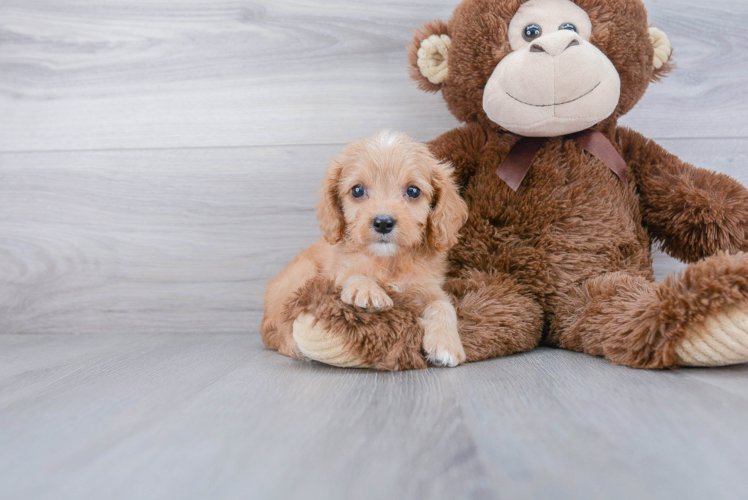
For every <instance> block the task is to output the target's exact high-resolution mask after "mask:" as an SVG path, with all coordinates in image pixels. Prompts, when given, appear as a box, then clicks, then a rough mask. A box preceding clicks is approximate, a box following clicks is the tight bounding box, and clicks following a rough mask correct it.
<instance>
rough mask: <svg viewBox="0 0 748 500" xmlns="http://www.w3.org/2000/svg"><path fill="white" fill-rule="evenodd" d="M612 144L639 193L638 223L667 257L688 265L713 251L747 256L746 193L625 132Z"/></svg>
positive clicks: (733, 182) (733, 183)
mask: <svg viewBox="0 0 748 500" xmlns="http://www.w3.org/2000/svg"><path fill="white" fill-rule="evenodd" d="M616 140H617V142H618V144H619V145H620V146H621V149H622V153H623V157H624V159H625V160H626V163H627V164H628V169H629V175H630V176H633V179H632V180H633V181H634V182H636V186H637V188H638V191H639V197H640V206H641V211H642V216H643V218H644V224H645V225H646V226H647V230H648V231H649V234H650V236H651V237H652V239H653V240H655V241H657V242H659V243H660V244H661V245H662V249H663V250H664V251H666V252H667V253H668V254H670V255H672V256H673V257H675V258H677V259H680V260H682V261H685V262H694V261H697V260H699V259H702V258H704V257H706V256H709V255H713V254H715V253H716V252H718V251H720V250H721V251H726V252H729V253H735V252H737V251H748V190H746V188H745V187H743V185H742V184H740V183H739V182H738V181H736V180H735V179H732V178H731V177H728V176H726V175H723V174H718V173H715V172H711V171H709V170H705V169H702V168H698V167H695V166H693V165H691V164H689V163H686V162H683V161H681V160H680V159H679V158H678V157H676V156H674V155H672V154H670V153H668V152H667V151H666V150H665V149H664V148H662V147H661V146H659V145H658V144H656V143H655V142H653V141H651V140H649V139H647V138H645V137H643V136H642V135H640V134H639V133H637V132H634V131H632V130H630V129H627V128H619V129H618V130H617V133H616Z"/></svg>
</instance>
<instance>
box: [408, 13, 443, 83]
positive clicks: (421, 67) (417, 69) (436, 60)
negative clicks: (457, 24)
mask: <svg viewBox="0 0 748 500" xmlns="http://www.w3.org/2000/svg"><path fill="white" fill-rule="evenodd" d="M451 45H452V39H451V38H450V37H449V26H448V25H447V23H445V22H443V21H433V22H430V23H426V24H424V25H423V26H422V27H421V28H420V29H418V30H416V32H415V35H414V36H413V41H412V42H411V43H410V47H409V48H408V62H409V63H410V78H411V79H412V80H415V81H416V82H418V88H420V89H421V90H425V91H426V92H437V91H438V90H439V89H441V88H442V87H443V86H444V82H446V81H447V76H448V75H449V48H450V47H451Z"/></svg>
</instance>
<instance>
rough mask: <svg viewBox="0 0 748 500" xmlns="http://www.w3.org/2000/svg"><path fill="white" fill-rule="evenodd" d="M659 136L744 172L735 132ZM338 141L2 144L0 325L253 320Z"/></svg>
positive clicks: (237, 324) (139, 326) (310, 219)
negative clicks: (40, 149) (205, 145)
mask: <svg viewBox="0 0 748 500" xmlns="http://www.w3.org/2000/svg"><path fill="white" fill-rule="evenodd" d="M663 145H664V146H665V147H668V148H670V149H671V150H672V151H673V152H674V153H677V154H680V155H681V156H682V157H683V158H684V159H686V160H690V161H693V162H695V163H697V164H700V165H702V166H705V167H708V168H712V169H715V170H720V171H723V172H726V173H730V174H733V175H735V176H736V177H737V178H738V179H739V180H741V181H742V182H743V183H746V182H748V174H746V173H745V171H744V169H743V168H742V165H745V164H746V163H747V161H746V160H748V146H746V143H745V141H743V140H699V141H691V140H688V141H685V140H684V141H663ZM341 149H342V146H336V145H330V146H296V147H272V148H244V149H242V148H236V149H186V150H144V151H139V150H134V151H117V152H111V151H100V152H68V153H61V152H60V153H18V154H8V153H6V154H0V234H1V235H2V237H0V257H1V258H0V280H2V282H3V283H4V286H3V287H0V332H1V333H85V332H101V331H108V332H113V333H116V332H119V333H127V332H204V331H210V332H248V331H256V330H257V327H258V325H259V320H260V318H261V314H262V303H261V297H262V293H263V290H264V286H265V283H266V281H267V280H268V279H269V278H270V277H271V276H273V275H275V274H277V273H278V272H280V270H281V269H282V268H283V267H284V266H285V265H286V264H287V263H288V262H289V261H290V260H291V259H292V258H293V256H294V255H296V254H297V253H298V252H299V251H300V250H301V249H302V248H304V247H305V246H307V245H309V244H310V243H311V242H313V241H314V240H315V239H316V238H317V237H318V236H319V231H318V228H317V222H316V220H315V217H314V213H313V207H314V204H315V202H316V191H317V189H318V186H319V185H320V183H321V180H322V176H323V172H324V170H325V168H326V165H327V163H328V161H329V159H330V157H331V156H333V155H335V154H336V153H337V152H339V151H340V150H341ZM656 263H657V264H656V271H657V275H658V276H659V277H663V276H664V275H666V274H668V273H670V272H673V271H675V270H677V269H680V268H682V265H681V264H680V263H678V262H676V261H674V260H673V259H670V258H668V257H666V256H663V255H661V254H660V255H658V256H657V257H656Z"/></svg>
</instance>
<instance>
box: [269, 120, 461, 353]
mask: <svg viewBox="0 0 748 500" xmlns="http://www.w3.org/2000/svg"><path fill="white" fill-rule="evenodd" d="M316 212H317V218H318V219H319V222H320V228H321V229H322V233H323V235H324V238H322V239H320V240H319V241H317V242H316V243H315V244H313V245H312V246H311V247H309V248H307V249H306V250H304V251H303V252H302V253H301V255H299V256H298V257H296V259H295V260H294V261H293V262H292V263H291V264H290V265H289V266H288V267H287V268H286V269H285V270H284V271H283V272H282V273H281V274H280V276H278V277H277V278H275V279H273V280H272V281H270V283H269V284H268V288H267V292H266V295H265V317H264V318H263V320H262V327H261V329H260V331H261V333H262V337H263V340H264V342H265V346H266V347H268V348H270V349H277V350H278V351H280V352H281V353H282V354H286V355H288V356H293V357H301V353H300V352H299V349H298V347H297V345H296V342H295V341H294V338H293V320H294V318H288V317H286V316H284V310H285V306H286V304H287V303H288V301H289V299H290V298H291V297H292V296H293V294H294V292H296V291H297V290H298V289H299V288H300V287H301V286H302V285H303V284H304V283H305V282H306V281H307V280H309V279H310V278H312V277H314V276H316V275H318V274H319V273H322V274H324V275H326V276H329V277H330V278H331V279H334V280H335V283H336V285H337V286H339V287H341V290H342V292H341V294H340V299H341V300H342V301H343V302H345V303H346V304H349V305H352V306H355V307H359V308H363V309H372V310H385V309H388V308H390V307H392V305H393V304H392V299H391V298H390V297H389V295H388V294H387V290H391V291H394V292H404V291H405V290H409V291H413V292H415V293H416V294H417V296H418V297H420V298H421V300H422V301H423V305H424V312H423V316H422V319H421V323H422V325H423V328H424V339H423V349H424V351H425V352H426V355H427V359H428V360H429V362H431V363H433V364H436V365H442V366H457V365H459V364H461V363H463V362H464V361H465V351H464V349H463V348H462V344H461V342H460V337H459V335H458V333H457V315H456V313H455V309H454V307H453V306H452V304H451V303H450V302H449V300H448V298H447V295H446V293H445V292H444V291H443V290H442V286H441V285H442V283H443V281H444V273H445V271H446V265H447V260H446V252H447V250H448V249H449V248H450V247H452V246H453V245H454V244H455V243H456V241H457V232H458V230H459V229H460V227H462V225H463V224H464V223H465V220H466V219H467V207H466V205H465V202H464V201H462V198H460V195H459V193H458V192H457V188H456V187H455V184H454V181H453V180H452V168H451V166H449V165H447V164H444V163H440V162H439V161H437V160H436V159H435V158H434V157H433V156H432V155H431V153H430V152H429V150H428V149H427V147H426V146H425V145H423V144H419V143H416V142H414V141H413V140H412V139H411V138H409V137H408V136H406V135H403V134H398V133H394V132H391V131H386V130H385V131H382V132H380V133H379V134H377V135H376V136H374V137H372V138H369V139H363V140H360V141H357V142H354V143H353V144H351V145H350V146H348V147H347V148H346V149H345V151H343V153H342V154H341V156H340V157H339V158H338V159H336V160H334V161H333V162H332V164H331V165H330V166H329V167H328V169H327V174H326V176H325V180H324V183H323V186H322V191H321V194H320V201H319V204H318V205H317V209H316Z"/></svg>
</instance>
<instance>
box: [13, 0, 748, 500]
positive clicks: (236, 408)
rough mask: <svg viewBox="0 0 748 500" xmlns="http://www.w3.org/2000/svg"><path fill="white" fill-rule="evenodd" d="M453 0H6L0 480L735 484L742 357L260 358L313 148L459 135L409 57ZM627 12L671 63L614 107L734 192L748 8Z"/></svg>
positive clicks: (674, 493) (744, 440)
mask: <svg viewBox="0 0 748 500" xmlns="http://www.w3.org/2000/svg"><path fill="white" fill-rule="evenodd" d="M456 3H457V0H435V1H434V0H431V1H426V0H412V1H407V2H406V1H404V0H385V1H382V2H369V1H364V0H338V1H335V2H332V1H325V2H321V1H315V0H279V1H276V0H273V1H270V0H262V1H246V0H238V1H225V0H217V1H212V2H209V1H207V0H123V1H118V2H104V1H103V0H75V1H69V2H52V1H50V0H3V1H2V2H0V117H2V119H1V120H0V498H2V499H6V498H7V499H60V498H76V499H96V500H99V499H102V498H105V499H113V500H116V499H132V498H147V499H180V500H185V499H200V500H203V499H206V498H210V499H234V498H236V499H246V498H252V499H255V498H256V499H266V498H268V499H269V498H288V499H295V498H305V499H310V500H314V499H330V500H334V499H338V498H346V499H348V498H364V499H367V498H372V499H375V498H377V499H378V498H398V499H404V500H407V499H411V498H413V499H416V498H449V499H454V498H476V499H477V498H480V499H494V498H519V499H522V498H528V499H537V498H554V499H567V498H568V499H577V498H596V499H598V498H605V499H618V498H621V499H627V498H641V499H650V498H652V499H655V498H656V499H669V498H678V499H699V500H701V499H703V498H720V499H725V500H732V499H736V500H737V499H740V500H743V499H745V498H748V478H746V475H745V473H744V472H745V470H746V468H747V467H748V458H747V457H748V455H746V453H745V449H746V447H747V446H748V431H746V426H745V422H746V418H748V389H746V387H748V385H747V382H748V365H741V366H736V367H730V368H724V369H710V370H699V369H692V370H680V371H677V372H664V373H663V372H643V371H635V370H629V369H625V368H620V367H613V366H610V365H609V364H608V363H607V362H605V361H604V360H600V359H596V358H592V357H589V356H585V355H579V354H575V353H570V352H565V351H555V350H549V349H538V350H537V351H534V352H532V353H528V354H525V355H520V356H513V357H509V358H504V359H499V360H492V361H487V362H481V363H476V364H471V365H468V366H465V367H461V368H457V369H452V370H425V371H421V372H407V373H394V374H392V373H377V372H370V371H353V370H338V369H335V368H331V367H325V366H322V365H319V364H315V363H309V362H301V361H295V360H291V359H288V358H285V357H283V356H280V355H278V354H277V353H274V352H269V351H265V350H263V348H262V343H261V340H260V338H259V335H257V333H256V332H257V329H258V325H259V321H260V317H261V314H262V305H261V296H262V292H263V289H264V286H265V282H266V281H267V279H268V278H269V277H271V276H273V275H275V274H277V273H278V272H279V271H280V270H281V269H282V268H283V266H285V265H286V264H287V263H288V262H289V261H290V260H291V259H292V257H293V256H294V255H295V254H296V253H298V252H299V251H300V250H301V249H302V248H303V247H304V246H306V245H308V244H310V243H311V242H313V241H314V240H315V239H316V238H317V237H318V235H319V232H318V229H317V223H316V221H315V218H314V213H313V206H314V204H315V201H316V191H317V188H318V186H319V184H320V182H321V180H322V175H323V172H324V169H325V167H326V165H327V163H328V161H329V159H330V157H331V156H333V155H334V154H336V153H337V152H339V151H340V150H341V149H342V147H343V144H345V143H347V142H349V141H351V140H354V139H358V138H360V137H363V136H367V135H370V134H371V133H373V132H374V131H376V130H378V129H379V128H380V127H382V126H390V127H393V128H395V129H399V130H402V131H405V132H409V133H411V134H413V135H415V136H416V137H417V138H419V139H422V140H427V139H431V138H433V137H435V136H436V135H438V134H439V133H441V132H444V131H446V130H448V129H450V128H453V127H454V126H455V125H456V123H455V120H454V119H453V118H452V117H451V116H450V115H449V114H448V112H447V111H446V107H445V106H444V104H443V102H442V100H441V98H440V97H439V96H431V95H426V94H423V93H421V92H419V91H417V90H416V89H415V87H414V86H413V84H412V83H411V82H410V81H409V80H408V78H407V72H406V59H405V44H406V43H407V42H408V41H409V39H410V34H411V31H412V30H413V28H415V27H417V26H419V25H420V24H422V23H423V22H426V21H429V20H431V19H434V18H442V19H446V18H448V16H449V14H450V12H451V11H452V9H453V8H454V6H455V5H456ZM646 4H647V6H648V8H649V11H650V19H651V20H652V22H654V23H655V24H657V25H658V26H659V27H660V28H662V29H663V30H665V31H666V32H667V33H668V35H669V37H670V39H671V41H672V42H673V44H674V45H675V47H676V52H675V57H676V60H677V63H678V69H677V70H676V71H675V72H674V73H673V74H672V76H671V77H669V78H668V79H667V80H665V82H664V83H662V84H658V85H653V86H652V87H651V88H650V90H649V92H648V94H647V95H646V96H645V98H644V100H643V102H642V103H640V105H639V106H638V107H637V108H636V109H635V110H634V111H633V112H632V113H631V114H630V115H629V116H627V117H626V118H625V120H624V122H625V123H626V124H629V125H631V126H632V127H634V128H635V129H637V130H639V131H641V132H642V133H644V134H646V135H647V136H650V137H653V138H662V139H663V140H661V141H660V142H661V143H662V144H663V145H664V146H665V147H666V148H668V149H669V150H670V151H672V152H673V153H674V154H677V155H680V156H681V157H682V158H683V159H685V160H687V161H690V162H692V163H694V164H696V165H699V166H702V167H706V168H709V169H712V170H716V171H720V172H724V173H727V174H729V175H732V176H734V177H736V178H737V179H738V180H740V181H741V182H742V183H743V184H748V173H746V172H747V171H746V169H745V166H746V165H748V141H747V140H746V137H748V118H747V117H748V109H747V108H748V85H747V83H748V50H746V49H748V35H747V34H746V30H745V29H744V26H745V24H746V22H745V20H746V18H748V4H747V3H746V2H745V1H744V0H714V1H712V2H708V3H707V4H704V3H703V2H701V1H699V0H646ZM681 268H682V265H681V264H680V263H678V262H676V261H674V260H673V259H670V258H668V257H666V256H664V255H663V254H661V253H657V254H656V255H655V272H656V275H657V277H659V278H662V277H664V276H665V275H666V274H668V273H671V272H675V271H677V270H678V269H681ZM16 333H23V334H31V335H12V334H16Z"/></svg>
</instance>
